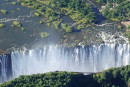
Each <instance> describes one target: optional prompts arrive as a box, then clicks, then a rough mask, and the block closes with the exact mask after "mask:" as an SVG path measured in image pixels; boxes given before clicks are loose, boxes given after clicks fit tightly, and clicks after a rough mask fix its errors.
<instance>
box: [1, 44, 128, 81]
mask: <svg viewBox="0 0 130 87" xmlns="http://www.w3.org/2000/svg"><path fill="white" fill-rule="evenodd" d="M5 57H7V56H3V57H1V58H0V71H2V74H1V73H0V75H1V77H2V78H1V79H2V81H7V80H9V78H8V75H7V72H9V70H8V71H6V70H7V69H9V68H12V69H11V78H12V79H13V78H16V77H18V76H19V75H30V74H36V73H45V72H50V71H72V72H101V71H102V70H105V69H108V68H111V67H120V66H124V65H129V64H130V45H129V44H102V45H100V46H95V45H92V46H87V47H81V46H80V47H71V48H67V47H58V46H44V47H40V48H35V49H32V50H27V49H24V50H21V51H14V52H12V53H11V57H10V58H11V59H10V60H9V58H5ZM7 61H10V62H11V63H10V65H11V66H12V67H9V63H7ZM1 62H2V63H1ZM7 65H8V67H7ZM1 67H2V68H1Z"/></svg>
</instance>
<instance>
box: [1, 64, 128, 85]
mask: <svg viewBox="0 0 130 87" xmlns="http://www.w3.org/2000/svg"><path fill="white" fill-rule="evenodd" d="M128 85H129V86H130V65H128V66H123V67H119V68H111V69H108V70H105V71H103V72H101V73H97V74H90V75H83V74H82V73H74V72H73V73H72V72H49V73H45V74H36V75H22V76H20V77H19V78H15V79H14V80H11V81H9V82H5V83H2V84H1V85H0V87H127V86H128Z"/></svg>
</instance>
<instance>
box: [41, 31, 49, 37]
mask: <svg viewBox="0 0 130 87" xmlns="http://www.w3.org/2000/svg"><path fill="white" fill-rule="evenodd" d="M48 36H49V34H48V33H47V32H41V38H46V37H48Z"/></svg>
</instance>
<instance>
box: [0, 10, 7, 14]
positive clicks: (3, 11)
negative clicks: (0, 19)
mask: <svg viewBox="0 0 130 87" xmlns="http://www.w3.org/2000/svg"><path fill="white" fill-rule="evenodd" d="M0 12H1V13H3V14H7V13H8V12H7V11H6V10H4V9H3V10H0Z"/></svg>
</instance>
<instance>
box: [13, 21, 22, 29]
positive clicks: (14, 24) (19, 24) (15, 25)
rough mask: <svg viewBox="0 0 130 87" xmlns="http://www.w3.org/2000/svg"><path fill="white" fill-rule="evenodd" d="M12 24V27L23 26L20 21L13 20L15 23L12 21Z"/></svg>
mask: <svg viewBox="0 0 130 87" xmlns="http://www.w3.org/2000/svg"><path fill="white" fill-rule="evenodd" d="M11 26H12V27H18V28H21V27H22V24H21V23H19V22H18V21H13V23H12V25H11Z"/></svg>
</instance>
